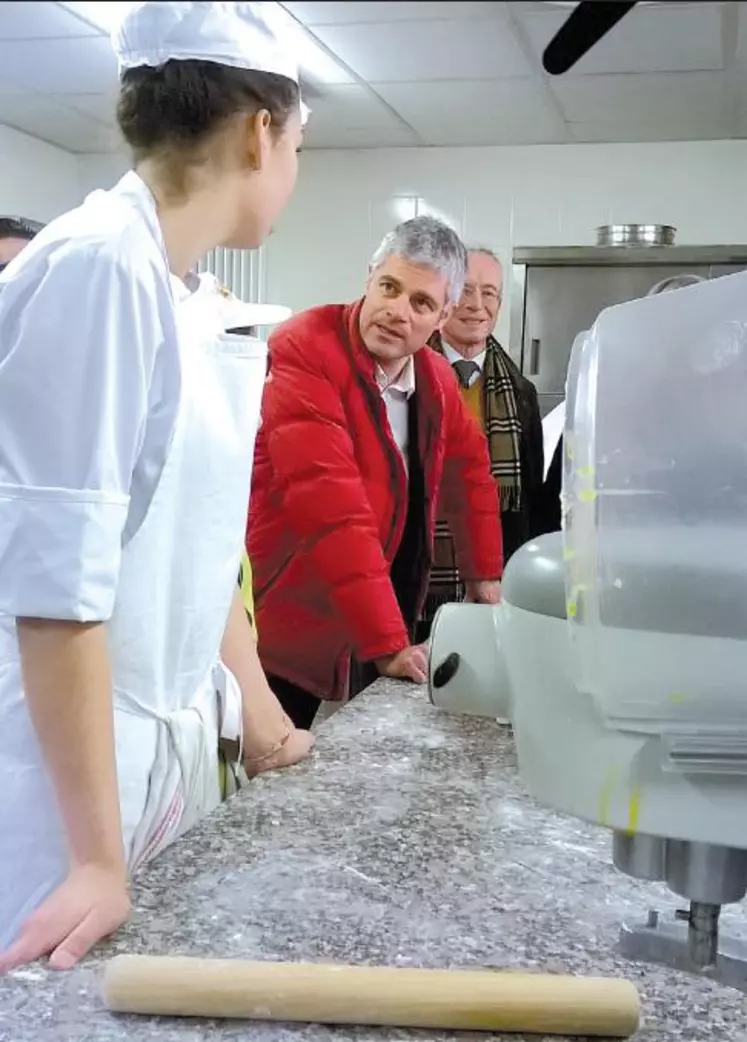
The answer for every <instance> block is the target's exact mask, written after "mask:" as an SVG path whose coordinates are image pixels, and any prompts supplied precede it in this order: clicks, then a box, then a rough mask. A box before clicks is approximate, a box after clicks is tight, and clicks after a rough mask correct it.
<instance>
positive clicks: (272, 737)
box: [221, 589, 288, 755]
mask: <svg viewBox="0 0 747 1042" xmlns="http://www.w3.org/2000/svg"><path fill="white" fill-rule="evenodd" d="M221 658H222V659H223V662H224V663H225V665H226V666H227V667H228V669H230V671H231V672H232V673H233V675H234V677H235V678H236V681H237V683H238V685H239V687H240V688H241V695H242V705H243V720H244V742H245V745H246V747H247V749H250V747H251V748H252V749H256V748H260V749H261V748H262V747H264V746H273V745H275V744H276V743H277V742H278V741H280V740H281V739H282V738H283V736H284V735H285V734H286V733H287V730H288V723H287V720H286V717H285V713H284V712H283V709H282V706H281V705H280V703H279V702H278V700H277V698H276V697H275V695H274V694H273V692H272V689H271V688H270V685H269V684H268V683H267V677H266V676H265V673H264V670H263V669H262V665H261V663H260V661H259V655H258V653H257V643H256V641H255V639H254V633H253V632H252V627H251V625H250V623H249V619H248V618H247V616H246V610H245V608H244V605H243V603H242V600H241V593H240V592H239V590H238V589H237V591H236V593H235V595H234V598H233V602H232V603H231V610H230V612H229V615H228V623H227V625H226V630H225V633H224V635H223V643H222V644H221ZM250 755H251V754H250Z"/></svg>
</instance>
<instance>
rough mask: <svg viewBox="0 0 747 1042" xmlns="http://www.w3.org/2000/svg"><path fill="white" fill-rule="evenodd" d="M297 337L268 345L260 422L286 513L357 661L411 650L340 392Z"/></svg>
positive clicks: (278, 335)
mask: <svg viewBox="0 0 747 1042" xmlns="http://www.w3.org/2000/svg"><path fill="white" fill-rule="evenodd" d="M298 335H299V334H297V333H293V332H290V333H289V332H288V331H286V330H284V329H283V328H280V329H279V330H277V331H276V332H275V333H274V334H273V336H272V337H271V338H270V349H271V372H270V377H269V380H268V382H267V386H266V389H265V394H264V399H263V404H262V417H263V426H264V429H265V436H266V439H267V447H268V453H269V457H270V462H271V464H272V466H273V469H274V474H275V478H276V480H277V481H278V483H279V485H280V487H281V489H282V493H283V502H284V509H285V511H286V512H287V516H288V519H289V521H290V523H291V524H292V526H293V527H294V529H295V531H296V533H297V535H298V538H299V540H302V541H303V543H304V544H305V547H306V550H307V552H308V553H309V555H310V559H311V561H312V562H313V565H314V566H315V568H316V570H317V572H318V575H319V577H320V579H321V581H322V584H323V586H324V588H325V590H326V591H327V592H328V596H329V599H330V600H331V602H332V605H333V607H334V609H335V612H336V614H337V615H338V617H339V618H340V619H342V620H344V623H345V625H346V627H347V630H348V635H349V639H350V643H351V645H352V647H353V649H354V652H355V654H356V656H357V657H358V658H359V660H360V661H363V662H366V661H372V660H373V659H377V658H382V657H384V656H387V655H393V654H396V653H397V652H398V651H401V650H402V649H403V648H405V647H407V645H408V644H409V638H408V634H407V629H406V626H405V623H404V621H403V619H402V613H401V612H400V609H399V605H398V603H397V599H396V596H395V593H394V589H393V587H392V583H391V579H390V577H389V566H388V563H387V561H386V558H385V556H384V551H383V549H382V546H381V540H380V537H379V532H378V526H377V523H376V518H375V517H374V515H373V512H372V510H371V507H370V505H369V502H368V497H367V495H366V491H365V488H364V486H363V482H362V480H361V477H360V472H359V470H358V465H357V462H356V459H355V454H354V451H353V444H352V441H351V438H350V434H349V432H348V428H347V424H346V417H345V413H344V410H343V406H342V402H341V398H340V389H339V387H337V386H336V385H335V383H334V382H333V381H332V379H331V378H330V377H329V376H328V375H327V374H325V372H324V370H323V368H322V367H321V366H320V362H319V356H318V355H316V356H315V355H314V354H312V352H310V351H308V350H304V349H303V348H302V347H301V346H300V345H299V343H297V342H296V338H297V337H298Z"/></svg>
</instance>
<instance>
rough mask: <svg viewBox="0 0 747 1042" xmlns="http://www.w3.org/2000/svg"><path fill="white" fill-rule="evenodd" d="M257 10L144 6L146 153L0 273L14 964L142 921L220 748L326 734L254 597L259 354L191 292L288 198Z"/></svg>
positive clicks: (1, 947) (289, 75) (260, 758)
mask: <svg viewBox="0 0 747 1042" xmlns="http://www.w3.org/2000/svg"><path fill="white" fill-rule="evenodd" d="M262 6H263V5H257V4H231V3H179V4H160V3H146V4H138V5H135V6H134V7H133V8H132V9H131V10H130V11H129V13H128V14H127V15H126V16H125V20H124V22H123V24H122V26H121V27H120V29H119V31H118V33H117V34H116V36H115V47H116V50H117V52H118V57H119V61H120V69H121V73H122V87H121V94H120V101H119V108H118V116H119V123H120V126H121V129H122V131H123V133H124V136H125V138H126V139H127V141H128V142H129V144H130V146H131V147H132V149H133V152H134V156H135V170H134V171H133V172H131V173H129V174H127V175H126V176H125V177H124V178H123V179H122V180H121V181H120V183H119V184H118V185H117V186H116V187H115V188H114V189H112V190H111V191H109V192H97V193H94V194H93V195H92V196H91V197H89V198H88V199H87V200H86V202H85V203H84V204H83V206H82V207H80V208H79V209H78V210H75V211H73V212H71V213H69V214H66V215H65V216H63V217H61V218H60V219H59V220H57V221H55V222H53V223H52V224H51V225H50V226H49V227H48V228H47V229H46V230H45V231H44V232H42V233H41V234H40V235H39V236H38V238H37V239H36V240H35V242H34V243H32V244H31V245H30V246H29V247H28V248H27V249H26V250H25V251H24V252H23V253H22V254H21V255H20V257H19V258H18V259H17V260H16V261H14V262H13V263H12V264H11V265H10V266H9V267H8V268H7V269H6V271H5V272H4V273H3V275H2V277H0V973H1V972H5V971H7V970H9V969H11V968H13V967H15V966H18V965H20V964H22V963H26V962H29V961H31V960H33V959H36V958H38V957H39V956H41V955H45V954H49V955H50V957H51V965H52V966H53V967H56V968H60V969H63V968H67V967H70V966H71V965H73V964H74V963H75V962H76V961H77V960H78V959H80V958H81V957H82V956H83V955H84V954H85V953H86V952H87V951H88V950H89V949H90V947H91V946H92V945H93V944H95V943H96V941H98V940H99V939H101V938H102V937H104V936H106V935H107V934H108V933H110V932H111V931H113V930H114V929H116V928H117V927H118V926H119V925H120V924H121V923H122V922H123V921H124V920H125V919H126V917H127V915H128V912H129V899H128V889H127V879H128V876H129V873H130V872H131V871H132V869H134V868H135V867H137V865H139V864H140V863H142V862H143V861H144V860H146V859H147V858H149V857H151V856H153V855H154V854H155V853H157V852H158V851H159V850H161V849H162V848H163V847H164V846H165V845H166V844H168V843H169V842H171V841H172V840H173V839H174V838H176V836H178V835H179V834H181V833H182V832H183V831H184V830H185V829H186V828H188V827H189V826H190V825H191V824H192V823H193V822H194V821H195V820H196V819H197V818H198V817H199V816H200V815H202V814H204V813H205V812H206V811H207V810H209V809H211V808H212V807H214V806H215V805H216V804H217V803H218V802H219V800H220V798H221V793H220V789H219V784H218V776H219V771H218V746H219V741H220V740H221V739H224V740H226V742H227V743H230V744H231V747H233V748H235V747H236V746H237V745H241V744H242V743H243V755H244V758H245V760H244V762H245V764H246V766H247V769H248V771H249V773H257V772H259V771H260V770H263V769H269V768H272V767H280V766H284V765H287V764H290V763H293V762H296V761H297V760H299V759H301V758H303V757H304V756H305V755H306V754H307V753H308V750H309V748H310V744H311V739H310V736H308V735H306V734H305V733H303V732H297V731H294V729H293V728H292V727H291V726H290V725H289V723H288V721H287V719H286V718H285V716H284V715H283V713H282V710H281V709H280V707H279V705H278V703H277V701H276V700H275V698H274V696H273V695H272V693H271V692H270V690H269V687H268V686H267V684H266V682H265V679H264V676H263V674H262V671H261V668H260V667H259V664H258V660H257V656H256V650H255V645H254V641H253V640H252V639H251V636H250V631H249V628H248V622H247V618H246V614H245V612H244V610H243V607H242V604H241V599H240V596H239V594H238V588H237V575H238V570H239V562H240V558H241V551H242V545H243V538H244V529H245V521H246V510H247V501H248V494H249V480H248V479H249V475H250V471H251V462H252V455H253V445H254V436H255V432H256V426H257V422H258V411H259V399H260V394H261V387H262V383H263V380H264V353H263V349H262V348H261V345H258V344H257V343H256V342H254V341H252V340H251V339H247V338H242V337H224V336H221V335H216V331H215V329H214V328H209V327H208V326H209V324H206V323H204V322H201V321H200V320H199V315H198V314H197V313H194V314H193V313H191V311H190V308H189V306H185V303H184V301H180V302H179V307H178V308H177V306H176V304H177V301H176V297H177V296H179V295H180V294H179V291H178V286H179V285H180V283H179V282H178V280H179V279H181V278H183V277H184V276H185V275H186V274H187V273H188V272H189V270H190V269H191V268H192V267H193V265H194V263H195V261H196V260H197V259H198V258H199V257H200V256H201V255H202V254H203V253H205V252H206V251H207V250H209V249H211V248H213V247H215V246H217V245H226V246H232V247H243V248H254V247H257V246H259V245H260V243H261V242H262V241H263V240H264V239H265V237H266V236H267V235H268V233H269V231H270V228H271V225H272V223H273V221H274V220H275V219H276V217H277V216H278V214H279V213H280V211H281V210H282V208H283V207H284V205H285V203H286V202H287V200H288V198H289V196H290V195H291V193H292V191H293V187H294V184H295V180H296V172H297V156H296V153H297V150H298V148H299V146H300V143H301V134H302V128H301V122H302V121H301V104H300V98H299V90H298V85H297V75H296V70H295V68H294V66H293V63H292V60H291V59H290V57H289V55H288V54H287V53H286V50H285V45H284V43H283V40H282V39H281V38H279V36H278V35H277V33H275V32H274V31H273V29H272V28H271V27H270V26H269V25H268V24H267V23H266V22H265V20H264V16H263V15H262V13H261V10H260V8H261V7H262ZM175 276H176V278H175ZM175 287H176V288H175Z"/></svg>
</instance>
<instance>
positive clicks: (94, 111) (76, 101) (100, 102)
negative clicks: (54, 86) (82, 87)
mask: <svg viewBox="0 0 747 1042" xmlns="http://www.w3.org/2000/svg"><path fill="white" fill-rule="evenodd" d="M65 104H66V105H69V106H70V108H74V109H77V110H78V112H83V113H84V114H85V115H87V116H93V118H94V119H97V120H98V121H99V122H100V123H104V124H105V125H107V126H110V127H113V126H116V122H117V120H116V110H117V96H116V94H66V95H65Z"/></svg>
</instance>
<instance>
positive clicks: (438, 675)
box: [433, 651, 462, 688]
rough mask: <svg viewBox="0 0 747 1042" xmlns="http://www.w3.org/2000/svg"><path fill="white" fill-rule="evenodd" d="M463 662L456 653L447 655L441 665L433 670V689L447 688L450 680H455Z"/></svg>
mask: <svg viewBox="0 0 747 1042" xmlns="http://www.w3.org/2000/svg"><path fill="white" fill-rule="evenodd" d="M461 661H462V659H461V657H460V655H459V654H458V653H457V652H456V651H452V653H451V654H450V655H447V656H446V658H445V659H444V660H443V662H442V663H441V665H440V666H436V668H435V669H434V670H433V687H435V688H439V687H445V686H446V685H447V684H448V683H449V681H450V680H453V679H454V677H455V676H456V673H457V670H458V669H459V664H460V662H461Z"/></svg>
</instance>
